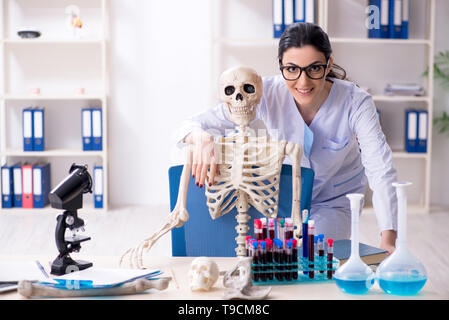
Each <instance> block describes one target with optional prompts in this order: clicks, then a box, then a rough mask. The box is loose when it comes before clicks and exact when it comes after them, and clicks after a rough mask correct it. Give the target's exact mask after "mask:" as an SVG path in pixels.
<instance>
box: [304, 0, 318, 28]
mask: <svg viewBox="0 0 449 320" xmlns="http://www.w3.org/2000/svg"><path fill="white" fill-rule="evenodd" d="M304 21H305V22H310V23H315V0H306V1H305V3H304Z"/></svg>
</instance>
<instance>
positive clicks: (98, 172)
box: [94, 166, 103, 208]
mask: <svg viewBox="0 0 449 320" xmlns="http://www.w3.org/2000/svg"><path fill="white" fill-rule="evenodd" d="M94 206H95V208H103V166H94Z"/></svg>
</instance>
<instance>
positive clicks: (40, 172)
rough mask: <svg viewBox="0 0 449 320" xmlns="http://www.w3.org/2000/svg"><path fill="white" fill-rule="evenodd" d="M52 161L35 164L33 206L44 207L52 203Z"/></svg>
mask: <svg viewBox="0 0 449 320" xmlns="http://www.w3.org/2000/svg"><path fill="white" fill-rule="evenodd" d="M50 183H51V182H50V163H44V164H43V163H40V164H35V165H33V207H34V208H43V207H45V206H46V205H47V204H49V203H50V201H49V199H48V194H49V193H50Z"/></svg>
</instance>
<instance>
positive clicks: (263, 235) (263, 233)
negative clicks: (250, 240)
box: [262, 227, 267, 239]
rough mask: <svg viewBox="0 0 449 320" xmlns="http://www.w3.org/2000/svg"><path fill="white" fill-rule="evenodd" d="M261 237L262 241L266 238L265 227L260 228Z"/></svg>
mask: <svg viewBox="0 0 449 320" xmlns="http://www.w3.org/2000/svg"><path fill="white" fill-rule="evenodd" d="M262 237H263V239H266V238H267V227H262Z"/></svg>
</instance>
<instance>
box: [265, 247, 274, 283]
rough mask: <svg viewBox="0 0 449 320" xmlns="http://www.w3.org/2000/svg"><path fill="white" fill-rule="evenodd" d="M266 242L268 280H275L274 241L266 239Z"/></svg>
mask: <svg viewBox="0 0 449 320" xmlns="http://www.w3.org/2000/svg"><path fill="white" fill-rule="evenodd" d="M265 242H266V243H267V264H268V266H267V279H268V280H273V278H274V273H273V240H271V239H265Z"/></svg>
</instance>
